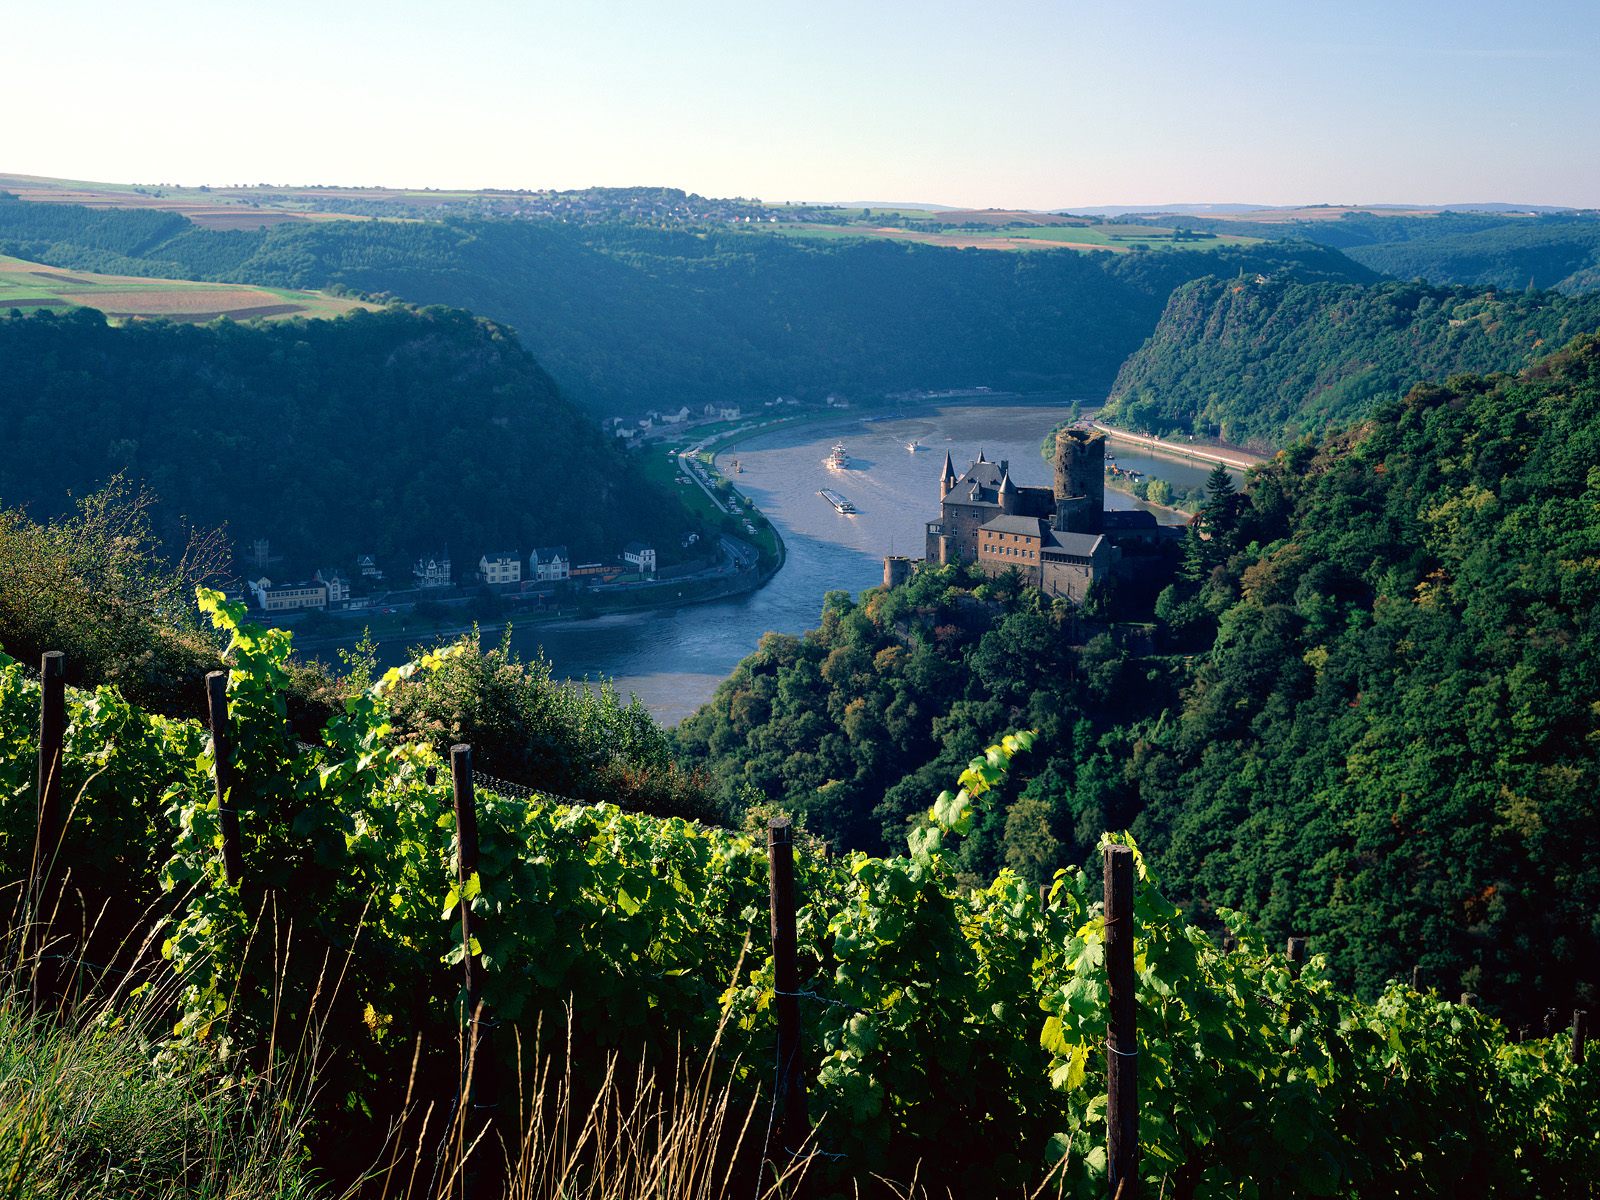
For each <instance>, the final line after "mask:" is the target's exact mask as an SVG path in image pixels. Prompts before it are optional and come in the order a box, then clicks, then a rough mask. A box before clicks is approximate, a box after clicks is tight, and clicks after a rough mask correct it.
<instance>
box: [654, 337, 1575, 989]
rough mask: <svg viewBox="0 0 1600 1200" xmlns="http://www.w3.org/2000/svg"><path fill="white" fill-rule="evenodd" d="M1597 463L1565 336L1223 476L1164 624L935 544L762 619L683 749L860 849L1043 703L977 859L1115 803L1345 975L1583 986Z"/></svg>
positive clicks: (1161, 611)
mask: <svg viewBox="0 0 1600 1200" xmlns="http://www.w3.org/2000/svg"><path fill="white" fill-rule="evenodd" d="M1596 463H1600V339H1597V338H1594V337H1585V338H1581V339H1579V340H1578V341H1576V342H1575V343H1573V344H1572V345H1571V346H1570V347H1569V348H1567V349H1565V350H1563V351H1561V352H1559V353H1557V354H1555V355H1554V356H1551V357H1549V358H1547V359H1545V360H1541V361H1540V362H1539V363H1537V364H1535V365H1534V366H1532V367H1531V368H1529V369H1527V370H1526V371H1525V372H1523V373H1522V374H1521V375H1520V376H1517V377H1510V376H1500V377H1497V378H1493V379H1483V378H1477V377H1467V376H1463V377H1457V378H1456V379H1454V380H1452V381H1451V383H1450V384H1449V385H1448V386H1438V385H1431V386H1421V387H1418V388H1416V389H1414V390H1413V391H1411V392H1410V393H1409V394H1408V395H1407V396H1406V397H1405V398H1404V399H1403V400H1391V401H1387V402H1385V403H1384V404H1382V405H1381V406H1380V407H1379V409H1378V410H1377V411H1376V412H1375V414H1374V415H1373V417H1372V419H1370V420H1368V421H1366V422H1363V423H1361V424H1359V425H1357V426H1354V427H1353V428H1351V429H1349V430H1347V431H1344V432H1340V433H1337V434H1335V435H1331V436H1330V437H1328V438H1327V439H1326V440H1324V441H1323V442H1322V443H1321V444H1316V445H1313V444H1311V443H1309V442H1307V443H1302V444H1300V445H1298V446H1297V447H1295V448H1293V449H1291V450H1290V451H1287V452H1285V453H1284V454H1282V455H1280V456H1279V457H1278V458H1277V459H1276V460H1274V461H1273V462H1272V463H1270V464H1268V465H1267V466H1265V467H1263V468H1261V469H1260V470H1259V471H1258V472H1257V473H1256V474H1255V476H1254V477H1253V479H1252V482H1251V485H1250V487H1249V490H1248V492H1247V493H1246V494H1244V495H1242V496H1231V495H1229V493H1228V489H1227V488H1226V487H1225V486H1223V487H1220V488H1215V489H1214V490H1213V494H1212V495H1211V497H1210V499H1209V501H1208V503H1207V505H1206V507H1205V508H1204V509H1203V511H1202V514H1201V523H1200V524H1199V525H1198V526H1196V527H1194V529H1195V532H1193V533H1192V534H1191V538H1190V543H1189V547H1188V556H1187V562H1186V567H1185V571H1184V574H1183V576H1182V577H1181V578H1180V580H1179V581H1178V582H1177V583H1175V584H1174V585H1173V586H1172V587H1171V588H1170V589H1169V590H1168V591H1167V592H1165V593H1164V594H1163V596H1162V598H1161V600H1160V601H1159V603H1158V604H1157V606H1156V612H1157V614H1158V616H1159V617H1160V618H1161V624H1162V638H1163V642H1164V645H1165V646H1166V647H1168V648H1169V649H1170V650H1172V651H1174V653H1171V654H1167V655H1159V656H1149V657H1138V656H1136V655H1133V654H1131V653H1129V652H1128V651H1126V650H1122V649H1119V648H1118V647H1117V645H1116V643H1115V642H1114V641H1113V639H1112V638H1110V637H1109V636H1105V637H1100V638H1094V639H1091V640H1088V641H1087V642H1085V640H1084V639H1083V637H1082V636H1081V635H1078V634H1077V633H1076V628H1075V626H1074V624H1073V620H1072V617H1071V615H1070V614H1069V613H1068V612H1066V611H1065V610H1061V609H1054V610H1052V609H1046V608H1043V607H1042V605H1041V602H1040V601H1039V600H1038V598H1037V597H1033V596H1030V595H1028V594H1017V595H1015V596H1012V595H1009V594H1008V593H1009V592H1010V591H1011V590H1012V589H1010V588H1009V587H1008V585H1005V584H1003V583H986V584H982V585H977V586H974V581H972V580H966V579H963V578H962V577H961V576H959V575H956V574H953V573H951V572H949V571H939V572H933V573H929V574H926V575H924V576H923V577H921V578H919V579H917V580H915V581H914V582H913V583H912V584H911V585H910V586H908V587H905V588H902V589H898V590H896V591H894V592H891V593H887V594H885V593H883V592H878V591H873V592H869V593H867V594H866V595H865V596H864V597H863V598H862V600H861V601H860V602H859V603H852V602H851V601H850V600H849V599H848V598H846V597H843V596H834V597H830V600H829V603H828V605H827V609H826V611H825V613H824V617H823V622H822V625H821V627H820V628H819V629H817V630H815V631H813V632H812V633H809V634H807V635H806V636H805V637H804V638H800V639H785V638H769V640H768V641H767V643H765V644H764V645H763V647H762V648H761V650H760V651H759V652H758V653H757V654H756V655H754V656H752V657H751V658H750V659H747V660H746V662H745V663H744V664H742V665H741V666H740V668H739V669H738V670H737V671H736V672H735V674H734V675H733V676H732V678H730V679H729V680H728V682H726V683H725V684H724V685H723V686H722V687H721V688H720V689H719V690H718V692H717V695H716V697H715V699H714V700H713V701H712V703H711V704H710V705H708V706H707V707H706V708H705V709H704V710H702V712H701V713H700V714H699V715H697V716H696V717H694V718H692V719H691V720H690V721H689V722H688V723H687V724H686V725H684V726H683V727H682V729H681V732H680V739H681V743H682V746H683V752H684V754H685V755H686V757H687V758H688V759H689V760H690V761H693V762H698V763H704V764H706V765H708V766H709V767H710V768H711V769H712V770H713V771H714V772H715V774H716V775H717V776H718V777H719V778H721V779H722V780H723V781H724V786H725V787H726V788H728V789H730V790H732V791H736V790H737V789H738V788H739V787H740V786H742V785H745V784H749V785H753V786H754V787H756V788H761V789H765V790H767V791H768V792H769V794H770V795H771V797H772V798H773V799H775V800H779V801H781V802H782V803H784V804H787V805H789V806H791V807H793V808H794V809H796V810H797V811H800V812H803V813H804V814H805V815H806V819H807V820H808V822H810V824H811V825H812V827H813V828H816V829H818V831H819V832H821V833H822V834H824V835H825V836H833V837H836V838H842V839H844V840H846V841H853V842H857V843H859V844H864V845H870V846H877V845H881V844H884V843H885V842H887V841H888V840H889V839H890V835H891V832H892V830H893V829H894V828H896V827H897V826H901V825H903V823H904V821H905V820H906V818H907V816H908V815H910V814H912V813H914V812H915V801H914V797H917V796H925V795H926V794H927V789H928V787H929V786H931V784H932V782H933V781H934V780H935V779H937V778H938V777H939V776H940V774H941V773H942V772H943V771H945V770H946V769H947V767H948V761H949V760H959V759H961V758H962V757H963V756H965V755H967V754H969V753H971V752H972V748H973V747H981V746H982V745H984V744H986V739H989V738H991V737H992V735H993V734H994V732H995V731H996V730H1003V729H1004V728H1006V727H1008V726H1016V725H1022V724H1029V725H1036V726H1037V727H1038V728H1039V729H1040V730H1041V738H1040V741H1039V743H1038V744H1037V746H1036V748H1035V751H1034V755H1035V757H1036V761H1033V762H1031V763H1030V765H1029V768H1028V771H1027V774H1029V775H1030V776H1032V781H1031V782H1030V783H1029V784H1028V785H1027V786H1026V787H1025V788H1024V789H1022V790H1021V791H1020V792H1012V793H1011V794H1010V795H1008V796H1007V797H1006V802H1004V803H1002V804H1000V805H998V806H997V807H996V809H995V811H994V812H993V814H992V815H990V816H984V817H980V818H979V820H978V822H977V824H976V825H975V827H974V831H973V834H972V837H971V838H970V839H969V841H968V843H967V844H966V845H965V846H964V847H963V850H962V856H963V857H962V866H963V869H964V870H967V871H969V872H971V873H972V874H973V875H975V876H976V875H982V874H984V873H986V872H988V871H991V870H993V869H994V868H995V867H997V866H999V865H1002V864H1010V865H1012V866H1014V867H1016V868H1018V869H1019V870H1022V871H1023V872H1024V873H1025V874H1027V875H1029V876H1031V877H1034V878H1041V879H1042V878H1047V877H1048V875H1049V872H1050V871H1052V870H1054V869H1055V868H1056V867H1057V866H1061V865H1065V864H1067V863H1070V862H1073V861H1076V859H1077V858H1078V857H1079V856H1081V855H1082V854H1083V852H1084V851H1085V849H1086V848H1087V847H1089V846H1091V845H1092V844H1093V840H1094V839H1095V838H1096V837H1097V836H1098V835H1099V833H1100V831H1102V830H1104V829H1113V828H1118V827H1122V826H1124V825H1127V824H1130V823H1131V824H1132V827H1133V828H1134V830H1135V832H1136V833H1137V834H1138V836H1139V837H1140V840H1141V844H1142V845H1144V846H1145V847H1146V849H1147V851H1149V852H1150V853H1151V855H1152V859H1153V861H1155V862H1157V863H1159V864H1160V867H1161V870H1162V872H1163V876H1164V878H1165V879H1166V880H1167V881H1168V883H1169V885H1170V886H1171V888H1172V890H1173V891H1174V892H1176V893H1177V895H1178V896H1179V897H1181V899H1182V900H1183V901H1185V902H1187V903H1188V904H1190V905H1192V906H1194V911H1195V912H1196V913H1199V914H1203V913H1205V912H1207V911H1208V910H1210V909H1211V908H1212V907H1214V906H1228V907H1233V908H1239V909H1243V910H1246V911H1249V912H1252V913H1254V914H1257V915H1258V916H1259V917H1260V919H1261V920H1262V921H1263V923H1264V924H1265V926H1266V927H1267V928H1268V929H1269V930H1271V931H1272V932H1273V933H1274V934H1276V935H1282V934H1287V933H1289V932H1295V933H1304V934H1309V935H1310V936H1311V937H1312V939H1313V944H1314V945H1317V946H1318V947H1321V948H1325V949H1326V950H1327V951H1328V952H1329V954H1330V959H1331V963H1332V966H1333V969H1334V970H1335V972H1336V975H1337V977H1339V978H1341V979H1343V980H1345V981H1347V982H1349V983H1351V984H1353V985H1356V986H1358V987H1360V988H1361V989H1363V990H1370V989H1372V988H1374V987H1376V986H1378V985H1379V984H1380V983H1381V981H1382V980H1384V979H1386V978H1390V977H1392V976H1395V975H1398V974H1402V973H1405V972H1409V970H1410V968H1411V967H1412V966H1413V965H1414V964H1420V965H1421V967H1422V969H1423V972H1424V978H1425V979H1427V980H1428V981H1429V982H1431V983H1433V984H1435V985H1437V986H1439V987H1441V988H1443V989H1445V990H1447V991H1454V990H1468V991H1474V992H1478V993H1480V994H1481V995H1482V996H1483V997H1484V999H1485V1002H1486V1003H1488V1004H1490V1005H1491V1006H1493V1007H1495V1008H1497V1009H1500V1010H1502V1011H1509V1012H1521V1013H1523V1014H1530V1013H1531V1012H1532V1010H1533V1008H1534V1007H1535V1006H1536V1005H1539V1006H1542V1005H1543V1004H1544V1003H1545V1002H1546V1001H1545V999H1544V997H1546V996H1551V997H1563V996H1574V997H1576V998H1577V999H1578V1000H1580V1001H1582V1002H1583V1003H1588V1004H1591V1005H1592V1003H1593V1001H1594V1000H1595V999H1597V998H1600V997H1597V986H1600V979H1597V967H1596V964H1597V963H1600V930H1597V928H1596V926H1595V924H1594V913H1595V912H1596V911H1600V867H1597V865H1596V861H1595V857H1594V855H1593V853H1592V847H1593V845H1594V843H1595V840H1596V838H1597V836H1600V815H1597V811H1596V809H1595V806H1594V803H1593V797H1594V796H1595V795H1596V794H1597V792H1600V767H1597V765H1596V763H1597V759H1596V753H1595V748H1596V745H1597V744H1600V704H1597V703H1596V699H1595V698H1596V696H1600V630H1597V629H1596V626H1595V624H1594V621H1593V614H1594V612H1595V611H1596V609H1597V606H1600V468H1597V467H1596V465H1595V464H1596ZM880 796H881V797H882V799H881V801H880V800H879V799H878V797H880ZM1551 1002H1552V1003H1554V1002H1556V1001H1554V1000H1552V1001H1551Z"/></svg>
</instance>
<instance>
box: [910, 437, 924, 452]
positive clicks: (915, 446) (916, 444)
mask: <svg viewBox="0 0 1600 1200" xmlns="http://www.w3.org/2000/svg"><path fill="white" fill-rule="evenodd" d="M906 449H907V450H909V451H911V453H913V454H915V453H916V452H917V451H918V450H921V449H922V442H921V441H920V440H919V439H917V438H912V439H911V440H910V441H909V442H907V443H906Z"/></svg>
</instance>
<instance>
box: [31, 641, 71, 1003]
mask: <svg viewBox="0 0 1600 1200" xmlns="http://www.w3.org/2000/svg"><path fill="white" fill-rule="evenodd" d="M66 739H67V656H66V655H65V654H63V653H61V651H59V650H49V651H46V652H45V654H44V655H43V657H41V658H40V659H39V761H38V767H37V774H36V776H35V778H36V780H37V790H36V792H35V796H36V798H37V801H38V808H37V810H36V814H35V815H36V818H37V820H36V823H35V826H34V841H33V878H32V880H31V888H30V891H31V895H30V896H29V907H30V908H31V910H32V911H31V912H30V913H29V931H28V942H29V950H30V953H31V956H32V958H33V960H34V962H33V998H34V1003H35V1004H36V1005H42V1003H43V1001H44V999H45V997H47V996H48V995H50V994H51V993H53V992H54V991H55V979H56V974H57V973H56V972H55V971H54V970H52V969H50V967H49V965H48V964H47V963H46V962H45V958H44V947H45V944H46V942H47V941H48V940H49V938H48V934H47V925H48V923H49V921H50V918H51V914H52V912H53V911H54V908H55V905H54V904H53V903H52V891H53V889H52V887H51V883H52V876H54V875H55V873H56V867H57V862H56V859H57V858H58V857H59V856H60V853H61V840H62V836H63V834H64V833H65V832H66V820H65V817H64V815H63V813H62V808H61V766H62V760H63V759H62V753H61V748H62V745H63V744H64V743H65V742H66Z"/></svg>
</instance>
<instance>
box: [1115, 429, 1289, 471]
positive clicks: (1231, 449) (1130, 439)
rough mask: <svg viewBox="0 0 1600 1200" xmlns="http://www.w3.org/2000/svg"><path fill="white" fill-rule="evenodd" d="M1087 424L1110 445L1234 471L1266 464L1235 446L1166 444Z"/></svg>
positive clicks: (1154, 438) (1144, 436)
mask: <svg viewBox="0 0 1600 1200" xmlns="http://www.w3.org/2000/svg"><path fill="white" fill-rule="evenodd" d="M1090 423H1091V424H1092V425H1093V426H1094V427H1095V428H1096V429H1097V430H1099V431H1100V432H1101V433H1103V434H1105V435H1106V437H1107V438H1108V439H1109V440H1110V441H1113V442H1122V443H1124V444H1125V445H1130V446H1141V447H1143V448H1144V449H1146V450H1157V451H1165V452H1166V453H1168V454H1175V455H1177V456H1178V457H1180V458H1187V459H1192V460H1196V461H1199V462H1207V463H1221V464H1222V465H1223V466H1225V467H1232V468H1233V469H1234V470H1236V471H1248V470H1249V469H1250V468H1251V467H1254V466H1258V465H1260V464H1261V463H1264V462H1266V461H1267V456H1266V455H1264V454H1256V453H1255V452H1254V451H1250V450H1244V449H1240V448H1239V447H1236V446H1226V447H1224V446H1217V445H1212V444H1209V443H1200V444H1198V445H1196V444H1194V443H1191V442H1173V441H1168V440H1167V439H1166V438H1157V437H1150V436H1149V435H1148V434H1143V433H1129V432H1128V431H1127V430H1125V429H1117V428H1115V427H1114V426H1111V425H1107V424H1106V423H1105V422H1103V421H1099V420H1095V421H1091V422H1090Z"/></svg>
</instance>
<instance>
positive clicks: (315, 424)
mask: <svg viewBox="0 0 1600 1200" xmlns="http://www.w3.org/2000/svg"><path fill="white" fill-rule="evenodd" d="M0 445H4V447H5V453H4V454H3V455H0V503H3V504H4V505H6V506H19V505H25V506H27V508H28V510H29V511H30V512H31V513H32V514H33V515H34V516H35V517H36V518H43V517H48V516H50V515H53V514H55V513H59V512H63V511H65V510H66V509H67V508H68V507H69V506H70V500H71V497H72V496H74V495H80V496H81V495H84V494H86V493H88V492H90V491H92V490H94V488H95V487H96V486H97V485H99V484H100V483H102V482H103V481H105V480H106V479H108V478H109V477H111V476H113V475H116V474H118V473H122V474H125V475H126V476H127V477H128V478H129V479H130V480H137V481H140V482H142V483H144V484H147V485H148V486H149V487H150V488H151V489H153V490H154V491H155V493H156V494H157V495H158V496H159V497H160V498H161V500H162V504H161V506H160V508H159V509H158V510H157V513H158V515H157V521H158V526H157V529H158V532H159V533H160V535H161V536H162V538H163V540H164V541H166V542H167V543H168V545H172V546H181V544H182V541H183V536H184V535H183V529H184V526H185V525H186V524H193V525H199V526H204V527H211V526H216V525H221V524H226V525H227V526H228V531H229V534H230V535H231V536H232V537H234V538H236V539H253V538H257V537H265V538H268V539H270V541H271V544H272V548H273V553H274V554H280V553H281V554H284V555H287V556H289V558H290V560H291V562H293V561H298V562H299V563H300V564H301V565H302V566H306V565H307V564H308V563H309V565H310V566H315V565H317V562H318V561H322V562H327V563H334V564H339V563H345V562H348V561H350V560H351V559H352V558H353V557H354V556H355V555H357V554H360V553H368V554H374V555H376V556H378V558H379V559H380V560H388V561H391V562H393V561H395V560H399V561H401V562H403V563H409V561H410V559H411V558H412V557H414V556H415V555H417V554H419V553H426V552H432V551H437V550H440V549H443V548H447V547H448V548H449V549H451V551H452V552H453V553H455V554H456V555H458V556H459V557H461V558H462V559H465V558H468V557H471V558H472V559H473V560H474V561H475V560H476V558H477V555H478V554H480V553H482V552H483V551H485V550H490V549H495V548H522V549H526V548H531V547H533V546H535V545H548V544H552V543H567V544H570V545H571V547H572V549H573V552H574V553H578V554H594V555H600V554H607V555H611V554H615V553H616V552H617V550H618V549H619V548H620V547H621V546H622V545H623V544H625V543H626V542H628V541H630V540H633V539H635V538H638V539H648V540H651V541H653V542H654V543H655V544H657V545H659V546H660V547H662V548H663V551H664V552H676V550H677V547H678V546H679V542H680V538H681V535H682V533H683V532H684V530H685V529H687V528H689V527H690V518H689V517H688V515H687V514H686V513H685V512H684V511H683V509H682V506H681V505H680V504H679V502H678V500H677V498H676V497H674V496H668V495H665V494H660V493H657V492H655V491H652V490H651V489H650V488H649V487H648V486H647V485H646V484H645V483H644V482H643V481H642V480H640V479H639V478H638V477H637V476H636V475H635V473H634V470H633V468H632V467H631V466H630V465H629V464H628V463H627V461H626V459H625V458H624V457H623V455H622V454H621V453H620V452H619V451H618V450H617V449H616V447H615V444H614V442H613V441H612V440H611V439H608V438H606V437H604V436H603V435H602V434H601V432H600V430H599V428H598V427H597V426H596V425H595V424H594V422H593V421H592V420H590V419H589V418H588V417H587V416H586V415H584V414H583V413H581V412H580V411H579V410H578V409H577V408H576V407H574V406H573V405H571V404H570V403H568V402H567V401H566V400H565V399H564V398H563V397H562V396H561V395H560V394H559V393H558V392H557V390H556V388H555V385H554V384H553V383H552V382H551V380H550V377H549V376H548V375H546V374H545V372H544V371H543V370H542V369H541V368H540V366H539V365H538V363H536V362H535V361H534V360H533V358H532V357H531V356H530V355H529V354H528V353H527V352H526V351H525V350H523V349H522V347H521V346H520V345H519V344H518V342H517V339H516V337H515V336H514V335H513V334H511V333H510V332H509V331H507V330H505V329H504V328H501V327H499V326H497V325H493V324H491V323H489V322H486V321H483V320H480V319H476V318H474V317H472V316H470V315H469V314H467V313H463V312H458V311H449V310H444V309H430V310H427V311H421V312H419V311H414V310H406V309H401V308H391V309H389V310H386V311H383V312H374V313H368V312H357V313H355V314H353V315H352V316H350V317H348V318H343V319H340V320H337V321H304V320H295V321H290V322H285V323H280V324H274V325H238V324H233V323H228V322H223V323H219V324H213V325H206V326H188V325H176V324H169V323H166V322H136V323H133V324H131V325H127V326H124V327H119V328H114V327H111V326H108V325H107V324H106V322H105V319H104V318H103V317H102V316H101V315H100V314H99V313H98V312H95V311H93V310H90V309H78V310H74V311H72V312H70V313H68V314H66V315H63V316H54V315H50V314H48V313H46V314H41V315H38V316H31V317H9V318H7V317H4V316H0Z"/></svg>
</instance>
